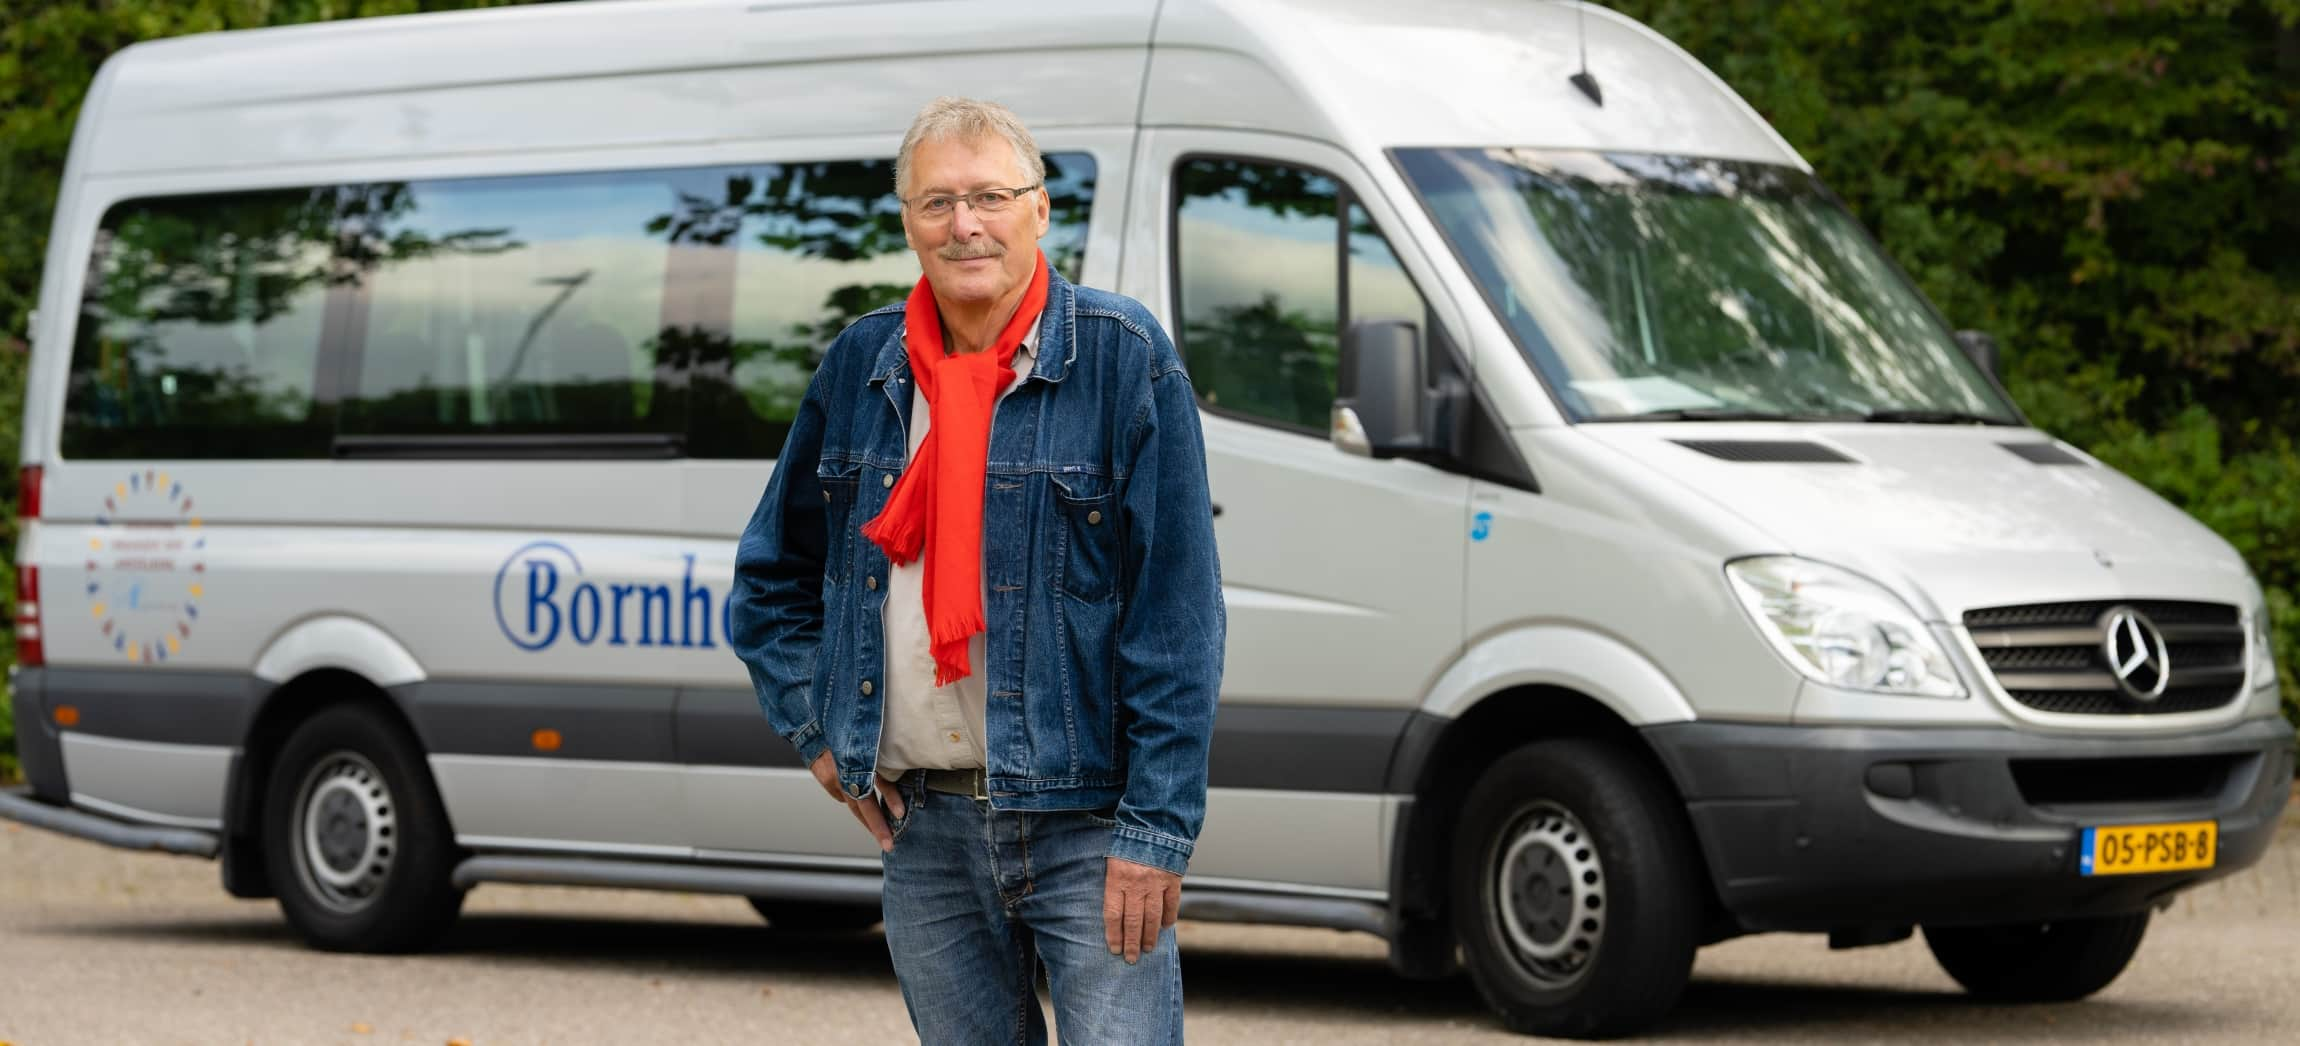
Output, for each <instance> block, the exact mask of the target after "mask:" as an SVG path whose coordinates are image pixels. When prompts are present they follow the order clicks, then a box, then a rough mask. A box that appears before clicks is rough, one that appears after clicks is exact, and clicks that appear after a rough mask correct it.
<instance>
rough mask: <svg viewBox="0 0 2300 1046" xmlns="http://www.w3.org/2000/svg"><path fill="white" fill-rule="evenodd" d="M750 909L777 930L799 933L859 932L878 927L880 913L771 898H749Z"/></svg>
mask: <svg viewBox="0 0 2300 1046" xmlns="http://www.w3.org/2000/svg"><path fill="white" fill-rule="evenodd" d="M749 901H750V902H751V908H752V909H753V910H755V911H757V912H758V913H759V916H760V917H761V918H763V919H765V920H766V921H767V925H769V926H772V927H774V928H775V929H778V930H795V931H798V932H800V933H818V932H834V933H835V932H850V933H851V932H859V931H862V930H868V929H870V928H871V927H873V926H877V925H878V924H879V921H880V913H879V908H878V906H877V905H860V904H819V903H814V902H810V901H783V900H777V899H775V898H772V897H752V898H749Z"/></svg>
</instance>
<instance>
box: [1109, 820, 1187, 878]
mask: <svg viewBox="0 0 2300 1046" xmlns="http://www.w3.org/2000/svg"><path fill="white" fill-rule="evenodd" d="M1110 856H1112V857H1115V858H1117V859H1119V860H1121V861H1132V862H1134V863H1135V864H1142V865H1149V866H1150V867H1152V868H1157V869H1161V870H1163V871H1168V872H1172V873H1174V874H1175V875H1181V874H1183V872H1184V871H1185V870H1187V869H1188V868H1189V867H1190V843H1189V842H1188V841H1187V840H1182V839H1176V838H1174V837H1173V836H1170V835H1160V834H1158V833H1156V832H1146V831H1143V830H1142V829H1140V828H1128V827H1126V826H1125V825H1119V826H1118V827H1116V828H1113V829H1111V830H1110Z"/></svg>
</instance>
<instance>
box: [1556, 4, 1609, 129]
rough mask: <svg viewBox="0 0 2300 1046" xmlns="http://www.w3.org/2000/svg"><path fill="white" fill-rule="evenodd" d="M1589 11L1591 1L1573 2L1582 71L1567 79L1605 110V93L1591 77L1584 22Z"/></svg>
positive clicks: (1587, 40) (1575, 30)
mask: <svg viewBox="0 0 2300 1046" xmlns="http://www.w3.org/2000/svg"><path fill="white" fill-rule="evenodd" d="M1588 9H1589V0H1573V30H1574V33H1575V35H1578V36H1579V37H1580V38H1581V71H1580V72H1578V73H1575V74H1573V75H1572V76H1568V77H1566V79H1567V80H1569V81H1571V82H1572V83H1573V86H1575V87H1578V88H1581V93H1582V94H1585V95H1588V96H1589V100H1590V101H1592V102H1596V103H1597V107H1598V108H1600V109H1602V108H1605V92H1603V91H1600V90H1598V89H1597V78H1596V77H1594V76H1591V75H1589V27H1588V24H1587V22H1586V21H1585V20H1584V15H1585V13H1586V12H1587V11H1588Z"/></svg>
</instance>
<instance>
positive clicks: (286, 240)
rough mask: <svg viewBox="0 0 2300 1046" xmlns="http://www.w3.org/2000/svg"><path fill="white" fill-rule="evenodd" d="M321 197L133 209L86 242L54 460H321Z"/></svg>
mask: <svg viewBox="0 0 2300 1046" xmlns="http://www.w3.org/2000/svg"><path fill="white" fill-rule="evenodd" d="M335 209H336V197H335V193H334V191H333V190H294V191H287V192H265V193H239V194H232V195H221V196H206V197H186V198H171V199H153V200H140V201H135V202H131V203H124V204H121V205H119V206H116V207H114V208H112V209H111V210H110V211H109V212H107V213H106V214H105V215H104V219H103V222H102V224H101V227H100V229H99V230H98V232H97V235H96V251H95V254H94V256H93V258H94V260H93V262H92V263H91V265H90V267H89V272H88V284H87V291H86V294H85V296H84V298H83V299H82V304H81V316H80V323H79V332H78V337H77V341H76V342H75V344H74V345H73V352H72V373H71V378H70V388H69V391H68V392H67V393H66V395H65V400H64V432H63V436H64V438H63V452H64V454H65V456H67V457H81V458H117V457H164V458H216V457H243V456H244V457H253V456H262V457H304V456H315V455H322V454H325V453H327V449H328V438H329V419H328V417H327V414H326V412H325V411H324V410H322V409H318V408H317V407H316V406H315V400H316V399H317V397H316V395H315V392H316V390H317V387H318V382H319V364H320V332H321V330H322V328H323V327H324V326H325V324H326V321H327V316H328V314H329V309H330V304H329V303H330V301H331V300H334V299H335V298H339V297H340V296H331V295H330V293H329V284H330V278H331V273H332V272H333V270H332V268H331V265H332V261H331V253H332V239H333V233H332V230H333V227H334V216H335Z"/></svg>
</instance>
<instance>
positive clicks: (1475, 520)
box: [1469, 512, 1493, 541]
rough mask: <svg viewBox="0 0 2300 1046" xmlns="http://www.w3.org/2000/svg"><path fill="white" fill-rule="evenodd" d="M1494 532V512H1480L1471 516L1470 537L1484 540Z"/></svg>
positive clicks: (1475, 539)
mask: <svg viewBox="0 0 2300 1046" xmlns="http://www.w3.org/2000/svg"><path fill="white" fill-rule="evenodd" d="M1492 534H1493V513H1491V512H1480V513H1478V514H1477V515H1474V516H1471V517H1470V518H1469V539H1470V540H1471V541H1484V540H1485V539H1486V538H1488V537H1490V536H1492Z"/></svg>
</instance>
